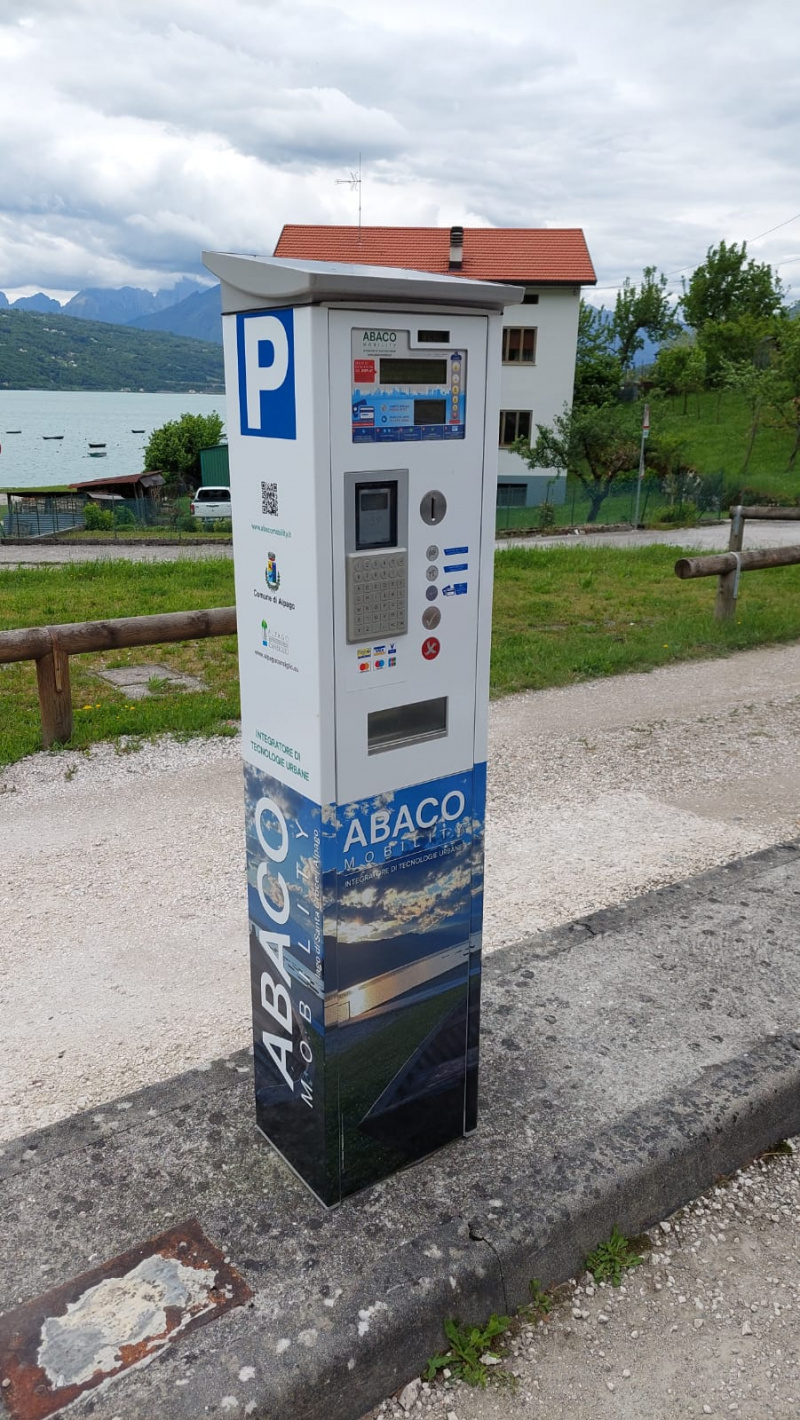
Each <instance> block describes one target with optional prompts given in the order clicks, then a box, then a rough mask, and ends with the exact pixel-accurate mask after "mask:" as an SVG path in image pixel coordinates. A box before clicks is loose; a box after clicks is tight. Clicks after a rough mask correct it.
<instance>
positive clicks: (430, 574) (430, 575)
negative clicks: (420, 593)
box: [425, 567, 439, 582]
mask: <svg viewBox="0 0 800 1420" xmlns="http://www.w3.org/2000/svg"><path fill="white" fill-rule="evenodd" d="M438 575H439V568H438V567H426V568H425V576H426V577H427V579H428V581H429V582H435V581H436V578H437V577H438Z"/></svg>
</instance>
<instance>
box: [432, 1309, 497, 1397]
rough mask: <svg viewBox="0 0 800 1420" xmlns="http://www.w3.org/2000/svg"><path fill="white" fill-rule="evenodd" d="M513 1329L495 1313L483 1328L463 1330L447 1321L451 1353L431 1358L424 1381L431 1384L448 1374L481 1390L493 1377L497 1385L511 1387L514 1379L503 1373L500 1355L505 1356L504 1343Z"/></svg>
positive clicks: (444, 1352)
mask: <svg viewBox="0 0 800 1420" xmlns="http://www.w3.org/2000/svg"><path fill="white" fill-rule="evenodd" d="M510 1325H511V1318H510V1317H507V1316H497V1315H496V1314H495V1313H492V1315H491V1316H490V1317H489V1320H488V1321H487V1323H486V1325H485V1326H484V1327H482V1328H481V1327H479V1326H462V1324H461V1323H460V1322H459V1321H456V1320H454V1319H452V1318H450V1319H448V1320H447V1321H446V1322H445V1324H444V1332H445V1336H446V1337H447V1339H448V1341H449V1342H450V1350H449V1351H443V1352H442V1353H441V1354H440V1355H438V1356H431V1358H430V1360H429V1361H428V1366H427V1369H426V1371H425V1379H426V1380H428V1381H432V1380H434V1379H435V1378H436V1376H437V1374H438V1372H439V1371H443V1370H449V1372H450V1375H451V1376H452V1378H453V1379H454V1380H459V1381H465V1382H466V1384H467V1385H474V1386H480V1387H481V1388H482V1389H483V1388H484V1387H485V1386H486V1384H487V1382H488V1380H489V1377H490V1375H491V1378H492V1380H494V1381H499V1382H502V1383H504V1384H509V1383H511V1382H512V1380H513V1377H512V1376H511V1375H510V1373H509V1372H508V1371H505V1370H503V1368H502V1364H501V1362H502V1355H498V1350H500V1351H501V1352H502V1351H503V1349H504V1346H503V1340H502V1339H503V1337H504V1336H505V1333H506V1332H507V1331H508V1328H509V1326H510ZM498 1343H499V1345H498Z"/></svg>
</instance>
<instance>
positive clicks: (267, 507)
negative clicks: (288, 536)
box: [261, 483, 278, 518]
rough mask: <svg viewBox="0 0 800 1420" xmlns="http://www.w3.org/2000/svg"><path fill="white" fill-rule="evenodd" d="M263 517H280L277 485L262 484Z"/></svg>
mask: <svg viewBox="0 0 800 1420" xmlns="http://www.w3.org/2000/svg"><path fill="white" fill-rule="evenodd" d="M261 516H262V518H277V516H278V485H277V483H262V485H261Z"/></svg>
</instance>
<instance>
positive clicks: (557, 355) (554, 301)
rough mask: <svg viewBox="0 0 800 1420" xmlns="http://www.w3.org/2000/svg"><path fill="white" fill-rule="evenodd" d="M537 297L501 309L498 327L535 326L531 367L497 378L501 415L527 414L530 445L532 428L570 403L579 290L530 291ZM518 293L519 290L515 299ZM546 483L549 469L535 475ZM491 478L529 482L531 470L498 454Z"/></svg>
mask: <svg viewBox="0 0 800 1420" xmlns="http://www.w3.org/2000/svg"><path fill="white" fill-rule="evenodd" d="M528 290H530V291H536V292H538V296H539V301H538V304H537V305H522V303H521V301H520V304H519V305H515V306H506V308H505V311H504V312H503V325H504V326H507V325H520V326H535V327H536V330H537V336H536V361H535V363H534V364H533V365H527V364H525V365H523V364H513V365H503V367H502V372H501V377H500V407H501V409H530V410H531V411H532V420H531V439H532V440H533V439H534V438H535V437H536V424H537V423H539V424H549V423H551V421H552V420H553V418H554V416H555V415H556V414H560V413H561V411H562V409H563V408H564V404H565V403H567V404H571V403H572V390H573V385H574V381H575V352H576V349H577V344H578V310H579V307H580V287H579V286H539V287H536V286H531V287H529V288H528ZM521 296H522V290H521V289H520V297H521ZM537 473H538V474H539V476H540V477H544V478H550V477H554V476H555V474H556V473H557V470H555V469H550V470H548V469H541V470H537ZM497 476H498V478H499V479H500V481H501V482H505V481H507V480H508V479H509V478H511V479H514V480H517V479H519V478H520V477H521V476H522V477H528V478H530V477H531V470H530V469H529V468H528V466H527V464H525V463H523V461H522V459H521V458H520V456H519V454H512V453H509V451H508V450H507V449H499V450H498V468H497Z"/></svg>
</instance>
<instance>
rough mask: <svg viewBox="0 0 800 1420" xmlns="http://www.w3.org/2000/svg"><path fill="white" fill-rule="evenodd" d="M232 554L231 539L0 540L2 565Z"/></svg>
mask: <svg viewBox="0 0 800 1420" xmlns="http://www.w3.org/2000/svg"><path fill="white" fill-rule="evenodd" d="M232 556H233V547H232V546H231V544H230V543H229V542H221V543H209V542H197V543H187V544H186V545H185V546H180V545H179V546H173V545H168V546H166V547H159V546H157V545H155V546H151V547H137V546H136V545H134V544H128V545H120V544H118V543H114V542H107V543H102V544H96V545H92V544H91V543H84V544H80V543H76V544H72V543H67V542H61V543H52V542H42V543H28V544H26V545H25V546H16V545H14V544H13V543H11V544H10V543H5V542H1V541H0V568H4V567H5V568H10V567H42V566H46V565H50V566H56V565H59V566H60V565H61V564H63V563H65V562H120V561H127V562H177V561H179V560H180V559H181V558H187V557H188V558H189V560H190V561H192V562H194V561H196V560H197V559H198V558H205V557H232Z"/></svg>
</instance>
